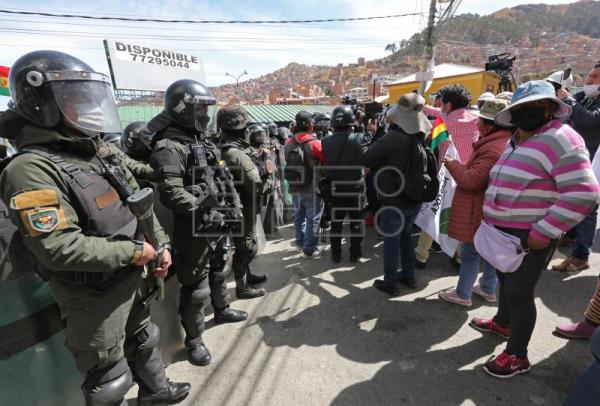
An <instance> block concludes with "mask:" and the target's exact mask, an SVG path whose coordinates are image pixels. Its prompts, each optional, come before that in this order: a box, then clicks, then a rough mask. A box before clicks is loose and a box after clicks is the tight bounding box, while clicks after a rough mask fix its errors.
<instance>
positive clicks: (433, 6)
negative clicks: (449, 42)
mask: <svg viewBox="0 0 600 406" xmlns="http://www.w3.org/2000/svg"><path fill="white" fill-rule="evenodd" d="M436 10H437V1H436V0H431V3H430V4H429V21H428V22H427V30H426V31H425V50H424V51H423V60H422V61H421V72H422V73H423V74H425V72H427V67H428V65H429V61H430V60H431V57H432V56H433V25H434V24H435V12H436ZM426 83H427V79H426V78H425V77H423V78H421V83H420V85H419V94H420V95H423V94H424V93H425V84H426Z"/></svg>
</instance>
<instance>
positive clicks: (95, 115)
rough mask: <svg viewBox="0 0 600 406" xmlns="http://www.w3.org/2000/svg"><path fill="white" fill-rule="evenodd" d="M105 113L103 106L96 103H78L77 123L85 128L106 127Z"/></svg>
mask: <svg viewBox="0 0 600 406" xmlns="http://www.w3.org/2000/svg"><path fill="white" fill-rule="evenodd" d="M104 120H105V118H104V114H103V112H102V108H101V107H100V106H96V105H91V104H90V105H78V106H77V123H76V125H78V126H79V127H82V128H85V129H90V130H91V129H101V128H103V127H104Z"/></svg>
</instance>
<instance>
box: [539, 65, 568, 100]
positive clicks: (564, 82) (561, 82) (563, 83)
mask: <svg viewBox="0 0 600 406" xmlns="http://www.w3.org/2000/svg"><path fill="white" fill-rule="evenodd" d="M565 73H568V75H567V77H564V76H565ZM546 80H547V81H548V82H550V84H551V85H552V86H554V90H555V91H556V95H557V96H558V97H559V98H561V97H560V96H559V95H558V93H559V91H560V90H564V91H567V92H569V91H570V88H571V86H573V75H572V74H571V72H566V71H562V70H559V71H556V72H554V73H553V74H551V75H550V76H548V77H547V78H546Z"/></svg>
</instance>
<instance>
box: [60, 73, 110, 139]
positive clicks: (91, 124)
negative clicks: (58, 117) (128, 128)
mask: <svg viewBox="0 0 600 406" xmlns="http://www.w3.org/2000/svg"><path fill="white" fill-rule="evenodd" d="M50 84H51V86H52V92H53V93H54V98H55V100H56V104H57V105H58V108H59V109H60V111H61V112H62V114H63V116H64V118H65V119H66V121H67V123H68V124H71V125H72V126H74V127H75V128H77V129H79V130H81V131H82V132H84V133H86V134H88V135H95V134H98V133H102V134H106V133H120V132H121V120H120V119H119V114H118V112H117V106H116V104H115V99H114V96H113V92H112V88H111V86H110V84H109V83H107V82H106V81H95V80H53V81H51V82H50Z"/></svg>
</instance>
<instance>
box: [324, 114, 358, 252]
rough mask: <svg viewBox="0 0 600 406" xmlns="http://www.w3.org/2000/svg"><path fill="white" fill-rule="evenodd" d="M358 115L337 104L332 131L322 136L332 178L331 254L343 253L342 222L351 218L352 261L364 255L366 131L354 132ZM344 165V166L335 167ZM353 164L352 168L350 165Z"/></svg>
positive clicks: (332, 116)
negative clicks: (340, 167) (364, 146)
mask: <svg viewBox="0 0 600 406" xmlns="http://www.w3.org/2000/svg"><path fill="white" fill-rule="evenodd" d="M356 124H357V123H356V116H355V115H354V111H353V110H352V107H351V106H350V105H347V104H344V105H340V106H337V107H336V108H335V109H333V111H332V113H331V126H332V127H333V135H331V136H328V137H325V138H323V140H322V141H321V142H322V144H323V155H324V156H325V165H326V166H327V167H328V168H327V169H326V172H327V177H328V178H329V180H330V181H331V185H332V187H331V201H330V202H329V203H330V207H331V235H330V241H331V258H332V260H333V262H335V263H338V262H340V260H341V255H342V247H341V245H342V238H341V237H342V223H343V221H344V218H345V217H346V215H348V217H349V221H350V262H357V261H358V259H359V258H360V257H361V256H362V251H361V242H362V233H363V230H362V229H361V226H362V225H363V220H362V212H361V209H362V206H363V203H364V195H363V194H364V191H363V189H364V187H363V171H362V168H361V166H360V164H361V144H362V143H363V141H364V134H362V133H360V132H356V133H355V132H354V131H353V127H354V126H355V125H356ZM336 166H344V167H345V168H344V169H335V167H336ZM349 167H351V168H349Z"/></svg>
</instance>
